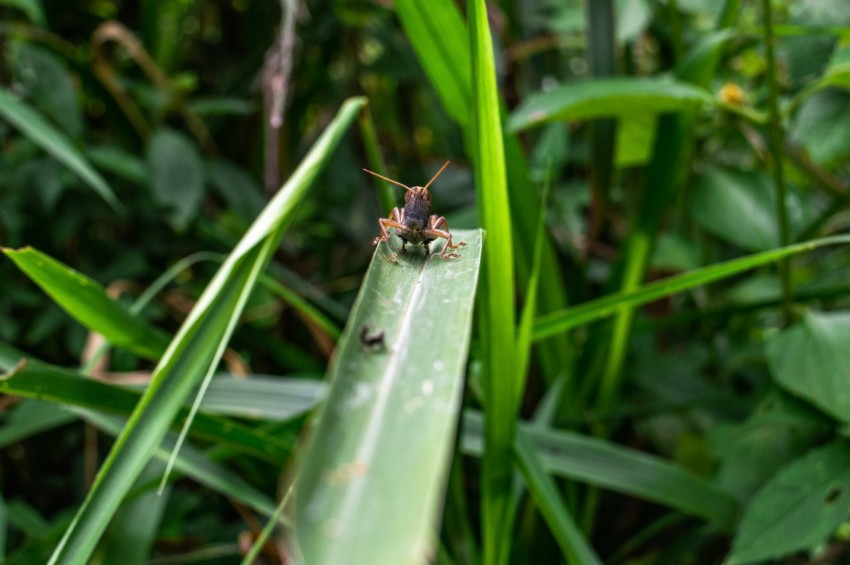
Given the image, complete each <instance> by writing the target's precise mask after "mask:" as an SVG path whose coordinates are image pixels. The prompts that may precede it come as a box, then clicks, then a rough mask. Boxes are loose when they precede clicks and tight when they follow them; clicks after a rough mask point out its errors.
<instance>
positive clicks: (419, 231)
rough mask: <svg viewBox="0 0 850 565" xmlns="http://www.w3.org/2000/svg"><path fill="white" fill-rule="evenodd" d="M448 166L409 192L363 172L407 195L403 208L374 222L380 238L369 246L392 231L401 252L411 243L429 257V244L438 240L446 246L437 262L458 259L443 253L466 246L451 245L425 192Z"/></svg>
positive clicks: (445, 226) (443, 220) (442, 219)
mask: <svg viewBox="0 0 850 565" xmlns="http://www.w3.org/2000/svg"><path fill="white" fill-rule="evenodd" d="M448 166H449V161H446V164H445V165H443V167H442V168H441V169H440V170H439V171H437V174H436V175H434V177H433V178H432V179H431V180H429V181H428V184H426V185H425V186H414V187H413V188H410V187H409V186H406V185H403V184H401V183H400V182H398V181H394V180H392V179H388V178H387V177H384V176H381V175H379V174H378V173H373V172H372V171H370V170H368V169H363V170H364V171H366V172H367V173H369V174H370V175H375V176H376V177H378V178H379V179H382V180H385V181H387V182H391V183H393V184H394V185H396V186H400V187H402V188H403V189H405V190H406V191H407V194H405V195H404V208H401V209H398V208H393V211H392V212H390V215H389V216H388V217H386V218H379V219H378V225H379V226H380V227H381V235H379V236H378V237H376V238H375V241H373V242H372V245H378V244H379V243H380V242H382V241H389V237H390V236H389V233H388V232H387V229H389V228H393V229H394V230H395V234H396V235H397V236H399V237H400V238H401V241H402V244H401V251H402V252H405V251H406V250H407V249H406V246H407V244H408V243H412V244H414V245H417V244H419V243H421V244H423V245H424V247H425V255H428V254H430V253H431V249H430V245H431V242H432V241H434V240H435V239H437V238H438V237H442V238H443V239H445V240H446V245H445V246H444V247H443V250H442V251H441V252H440V258H442V259H451V258H455V259H459V258H460V255H459V254H458V253H446V251H449V250H450V249H457V248H458V247H463V246H464V245H466V242H463V241H461V242H459V243H452V234H451V232H450V231H449V225H448V224H447V223H446V218H445V217H444V216H437V215H436V214H430V212H431V193H430V192H428V187H429V186H431V183H433V182H434V181H435V180H436V179H437V177H438V176H440V173H442V172H443V170H445V168H446V167H448Z"/></svg>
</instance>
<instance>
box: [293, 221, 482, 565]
mask: <svg viewBox="0 0 850 565" xmlns="http://www.w3.org/2000/svg"><path fill="white" fill-rule="evenodd" d="M454 235H455V241H465V242H466V243H467V246H466V247H464V248H462V249H461V251H460V253H461V258H460V259H452V260H442V259H440V258H439V257H437V256H436V255H435V254H432V255H431V256H430V257H427V258H426V257H424V255H423V254H422V253H421V252H420V251H418V249H417V250H415V251H409V252H408V253H406V254H399V255H398V258H397V260H396V261H392V260H390V259H389V258H388V253H389V252H390V249H388V248H387V246H386V244H382V245H381V246H379V247H378V249H377V251H376V252H375V255H374V257H373V259H372V264H371V266H370V267H369V270H368V272H367V274H366V278H365V279H364V281H363V285H362V287H361V289H360V293H359V295H358V298H357V301H356V302H355V305H354V308H353V310H352V314H351V316H350V318H349V321H348V324H347V325H346V329H345V331H344V332H343V335H342V337H341V338H340V341H339V344H338V346H337V351H336V354H335V357H334V361H333V363H332V365H331V367H330V368H329V370H328V380H329V381H330V382H331V387H332V388H331V390H330V392H329V395H328V397H327V400H326V404H325V406H324V408H323V410H322V412H321V416H320V418H319V422H318V427H317V429H316V431H315V434H314V436H313V438H312V440H311V442H310V447H309V450H308V451H307V454H306V455H305V458H304V460H303V462H302V463H301V465H300V466H299V471H298V479H297V481H296V485H295V524H296V528H295V532H294V535H295V540H296V541H297V545H298V553H299V554H300V555H301V556H302V560H303V562H305V563H311V564H315V565H320V564H323V563H328V564H337V563H418V562H423V563H424V562H427V560H428V559H427V556H428V555H431V554H432V551H433V548H434V544H435V542H436V540H437V529H436V521H437V518H438V512H439V509H440V507H441V501H442V491H443V488H444V486H445V477H446V475H447V471H448V463H449V458H450V456H451V452H452V448H453V445H454V436H455V430H456V427H457V420H458V417H459V415H460V400H461V392H462V390H463V377H464V373H465V367H466V358H467V350H468V347H469V337H470V331H471V326H472V309H473V304H474V298H475V289H476V284H477V281H478V271H479V261H480V255H481V240H482V236H481V232H480V231H456V232H455V234H454ZM362 332H365V335H367V337H368V335H377V334H382V336H383V339H382V340H381V341H379V343H376V344H375V345H368V344H366V343H364V342H363V340H362V335H363V333H362Z"/></svg>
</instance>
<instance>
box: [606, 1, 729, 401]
mask: <svg viewBox="0 0 850 565" xmlns="http://www.w3.org/2000/svg"><path fill="white" fill-rule="evenodd" d="M739 5H740V0H726V5H725V6H724V9H723V11H722V13H721V15H720V17H719V18H718V22H717V25H716V29H718V30H719V29H723V28H727V27H729V26H730V25H731V24H732V22H733V21H734V17H735V15H736V14H737V11H738V6H739ZM718 59H719V54H716V55H714V56H712V57H707V58H704V59H703V60H702V61H701V63H700V65H695V66H691V67H690V68H687V69H686V70H682V71H681V72H679V73H678V74H679V75H681V76H678V77H677V78H679V79H680V80H686V81H688V82H693V83H696V84H706V83H708V82H709V81H710V80H711V77H712V76H713V74H714V68H715V67H716V65H717V60H718ZM695 120H696V112H695V111H688V112H680V113H679V114H676V115H667V116H662V117H661V118H660V120H659V125H658V135H657V137H656V143H655V150H654V152H653V157H652V160H651V161H650V163H649V165H648V166H647V170H646V182H645V189H644V194H643V196H642V198H641V202H640V205H639V209H638V213H637V216H636V217H635V218H634V219H633V220H632V222H633V223H632V231H631V233H630V235H629V239H628V242H627V243H626V249H627V252H626V258H625V266H624V268H623V278H622V282H621V283H620V291H621V292H624V293H627V292H630V291H631V290H633V289H635V288H636V287H637V286H639V285H640V283H641V282H642V281H643V278H644V275H645V274H646V267H647V265H648V263H649V259H650V258H651V256H652V250H653V248H654V245H655V239H656V237H657V233H658V227H659V225H660V223H661V218H662V217H663V212H665V211H666V209H667V207H668V206H669V205H670V203H671V202H673V201H675V199H676V192H677V190H678V188H679V186H680V185H681V182H680V181H681V178H682V175H683V173H684V171H685V170H686V168H687V166H688V164H689V156H690V152H691V145H692V144H693V135H694V123H695ZM633 319H634V309H633V308H623V309H622V310H620V312H619V313H618V314H617V319H616V320H615V322H614V329H613V331H612V337H611V340H610V343H611V346H610V349H609V354H608V357H607V360H606V365H605V369H604V371H603V374H602V380H601V383H600V385H599V397H598V406H597V408H598V409H599V410H601V411H604V410H606V409H608V408H610V407H611V406H612V405H613V404H614V402H615V401H616V397H617V394H618V392H619V390H620V383H621V380H622V372H623V365H624V363H625V359H626V353H627V351H628V344H629V340H630V338H631V328H632V321H633Z"/></svg>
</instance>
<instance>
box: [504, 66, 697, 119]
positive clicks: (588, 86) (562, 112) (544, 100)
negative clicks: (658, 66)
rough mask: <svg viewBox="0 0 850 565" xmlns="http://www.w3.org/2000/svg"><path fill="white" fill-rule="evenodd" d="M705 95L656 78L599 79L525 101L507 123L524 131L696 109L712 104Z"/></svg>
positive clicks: (693, 87)
mask: <svg viewBox="0 0 850 565" xmlns="http://www.w3.org/2000/svg"><path fill="white" fill-rule="evenodd" d="M712 101H713V98H712V96H711V95H710V94H709V93H707V92H706V91H704V90H702V89H700V88H697V87H695V86H691V85H689V84H687V83H684V82H677V81H672V80H664V79H657V78H599V79H594V80H587V81H581V82H570V83H566V84H561V85H559V86H556V87H555V88H553V89H552V90H549V91H546V92H538V93H535V94H531V95H530V96H528V97H526V99H525V100H523V101H522V103H521V104H520V105H519V107H518V108H517V109H516V110H515V111H514V112H513V114H511V118H510V120H508V130H509V131H512V132H517V131H522V130H525V129H528V128H531V127H534V126H537V125H540V124H542V123H545V122H548V121H552V120H562V121H570V120H588V119H591V118H609V117H614V118H628V117H629V116H634V115H645V114H662V113H665V112H676V111H681V110H689V109H694V108H697V107H699V106H701V105H704V104H710V103H712Z"/></svg>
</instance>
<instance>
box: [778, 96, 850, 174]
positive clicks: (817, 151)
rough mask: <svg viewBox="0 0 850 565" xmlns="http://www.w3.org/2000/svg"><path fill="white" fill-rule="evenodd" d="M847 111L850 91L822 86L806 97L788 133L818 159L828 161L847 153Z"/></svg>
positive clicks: (849, 140)
mask: <svg viewBox="0 0 850 565" xmlns="http://www.w3.org/2000/svg"><path fill="white" fill-rule="evenodd" d="M848 112H850V93H848V92H843V91H839V90H837V89H830V90H822V91H820V92H817V93H815V94H814V95H812V96H811V97H809V98H807V99H806V101H805V102H803V105H802V106H801V107H800V110H799V112H797V115H796V117H795V118H794V122H793V124H792V126H791V131H790V135H791V137H792V138H794V139H795V140H796V141H798V142H799V143H801V144H802V145H803V146H804V147H805V148H806V150H807V151H808V152H809V154H810V155H811V157H812V159H813V160H814V161H815V162H817V163H824V164H829V163H832V162H834V161H836V160H837V159H841V158H844V157H846V156H847V155H848V154H850V130H848V128H846V127H843V126H844V117H845V116H846V115H847V113H848Z"/></svg>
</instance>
